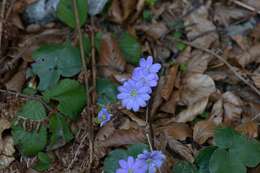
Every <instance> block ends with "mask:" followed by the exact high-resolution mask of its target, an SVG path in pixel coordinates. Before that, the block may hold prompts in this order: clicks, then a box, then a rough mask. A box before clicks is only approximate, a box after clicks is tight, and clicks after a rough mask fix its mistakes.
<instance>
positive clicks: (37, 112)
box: [16, 100, 46, 121]
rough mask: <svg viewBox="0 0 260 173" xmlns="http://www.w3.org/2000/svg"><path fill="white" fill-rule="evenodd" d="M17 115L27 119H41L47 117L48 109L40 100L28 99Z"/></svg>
mask: <svg viewBox="0 0 260 173" xmlns="http://www.w3.org/2000/svg"><path fill="white" fill-rule="evenodd" d="M16 115H17V116H20V117H23V118H25V119H31V120H34V121H39V120H43V119H45V118H46V111H45V108H44V106H43V105H42V104H41V103H40V102H38V101H34V100H31V101H27V102H26V103H25V104H24V105H23V106H22V107H21V109H20V110H19V111H18V112H17V114H16Z"/></svg>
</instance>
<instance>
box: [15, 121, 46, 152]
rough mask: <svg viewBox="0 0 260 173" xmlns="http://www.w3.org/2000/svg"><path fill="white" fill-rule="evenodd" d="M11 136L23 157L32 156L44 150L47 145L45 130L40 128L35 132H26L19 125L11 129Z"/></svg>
mask: <svg viewBox="0 0 260 173" xmlns="http://www.w3.org/2000/svg"><path fill="white" fill-rule="evenodd" d="M12 136H13V138H14V142H15V145H17V147H18V149H19V150H20V151H21V153H22V154H23V155H25V156H34V155H36V154H37V153H38V152H40V151H42V150H43V149H44V148H45V145H46V143H47V128H46V127H44V126H41V128H40V129H39V130H38V131H37V130H33V131H31V132H28V131H26V130H24V129H23V127H22V126H21V125H15V126H13V127H12Z"/></svg>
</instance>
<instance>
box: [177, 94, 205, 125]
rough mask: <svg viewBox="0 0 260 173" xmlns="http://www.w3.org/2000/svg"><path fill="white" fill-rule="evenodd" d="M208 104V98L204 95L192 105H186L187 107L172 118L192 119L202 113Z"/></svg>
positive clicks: (184, 120) (180, 120) (178, 119)
mask: <svg viewBox="0 0 260 173" xmlns="http://www.w3.org/2000/svg"><path fill="white" fill-rule="evenodd" d="M207 104H208V98H207V97H204V98H202V99H201V100H198V101H197V102H196V103H194V104H193V105H190V106H188V108H187V109H186V110H184V111H182V112H180V113H179V114H178V115H177V117H176V118H173V119H174V120H175V121H176V122H183V123H186V122H189V121H192V120H194V118H196V116H197V115H199V114H201V113H203V111H204V110H205V109H206V107H207Z"/></svg>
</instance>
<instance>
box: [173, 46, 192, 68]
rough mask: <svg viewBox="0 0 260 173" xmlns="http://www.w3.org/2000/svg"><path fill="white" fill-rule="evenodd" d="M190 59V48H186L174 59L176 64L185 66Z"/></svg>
mask: <svg viewBox="0 0 260 173" xmlns="http://www.w3.org/2000/svg"><path fill="white" fill-rule="evenodd" d="M190 58H191V47H190V46H188V47H187V48H186V49H185V50H184V51H182V52H181V53H180V55H179V56H178V57H177V58H176V62H177V63H178V64H187V63H188V61H189V60H190Z"/></svg>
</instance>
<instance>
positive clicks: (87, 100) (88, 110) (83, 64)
mask: <svg viewBox="0 0 260 173" xmlns="http://www.w3.org/2000/svg"><path fill="white" fill-rule="evenodd" d="M72 4H73V11H74V15H75V20H76V29H77V32H78V35H79V46H80V56H81V62H82V72H83V73H84V81H85V89H86V98H87V99H86V106H87V115H88V116H89V118H88V119H89V120H88V127H89V128H90V129H89V147H90V149H89V151H90V153H89V159H90V165H89V169H88V170H87V171H88V172H89V173H90V169H91V164H92V160H93V149H94V143H93V141H94V140H93V136H94V135H93V124H92V113H90V101H89V100H90V99H89V98H90V97H89V91H88V88H89V85H88V75H87V64H86V59H85V52H84V46H83V38H82V33H81V29H80V20H79V11H78V6H77V2H76V0H72Z"/></svg>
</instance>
